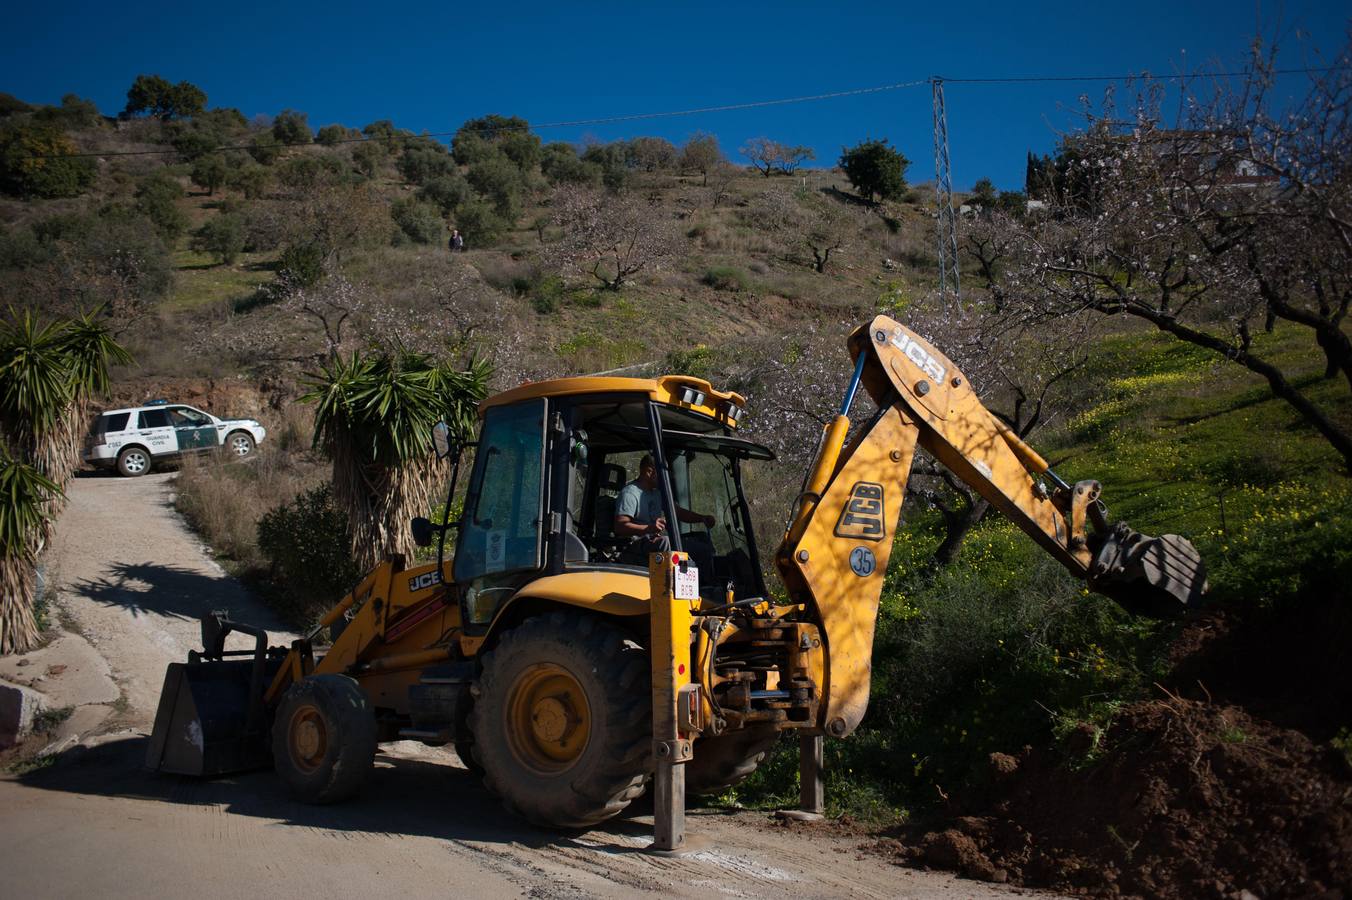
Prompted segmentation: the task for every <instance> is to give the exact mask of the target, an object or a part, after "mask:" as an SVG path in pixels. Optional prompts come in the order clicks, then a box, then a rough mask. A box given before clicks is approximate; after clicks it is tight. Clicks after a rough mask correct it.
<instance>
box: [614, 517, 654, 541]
mask: <svg viewBox="0 0 1352 900" xmlns="http://www.w3.org/2000/svg"><path fill="white" fill-rule="evenodd" d="M613 530H614V532H615V536H616V537H635V536H638V535H644V534H661V533H662V532H664V531H666V530H667V523H666V520H665V519H663V518H661V517H660V516H659V517H658V519H657V521H656V522H650V523H648V524H646V525H645V524H644V523H643V522H635V521H634V520H633V518H632V517H630V516H616V517H615V526H614V528H613Z"/></svg>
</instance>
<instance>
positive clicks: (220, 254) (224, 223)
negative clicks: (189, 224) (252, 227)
mask: <svg viewBox="0 0 1352 900" xmlns="http://www.w3.org/2000/svg"><path fill="white" fill-rule="evenodd" d="M244 240H245V228H244V219H243V217H242V216H241V215H240V214H239V213H222V214H220V215H218V216H216V217H215V218H212V219H208V220H207V222H206V224H204V225H203V226H202V227H201V228H199V229H197V231H195V232H194V233H193V238H192V247H193V249H194V250H198V251H201V252H204V253H210V254H211V255H212V256H214V257H216V258H217V259H218V260H220V262H221V263H223V264H224V265H227V266H228V265H231V264H233V263H234V261H235V260H236V259H237V258H239V254H240V253H241V252H242V251H243V250H244Z"/></svg>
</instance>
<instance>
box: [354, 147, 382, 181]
mask: <svg viewBox="0 0 1352 900" xmlns="http://www.w3.org/2000/svg"><path fill="white" fill-rule="evenodd" d="M389 155H390V154H389V151H388V150H386V149H385V145H384V144H382V143H380V142H379V141H374V140H370V141H366V142H365V143H362V144H358V145H357V146H356V148H355V149H354V150H353V151H352V164H353V165H354V166H356V167H357V171H358V172H360V173H361V174H363V175H365V176H366V177H367V178H372V177H374V176H375V174H376V172H378V171H380V167H381V166H382V165H384V164H385V160H386V159H387V158H388V157H389Z"/></svg>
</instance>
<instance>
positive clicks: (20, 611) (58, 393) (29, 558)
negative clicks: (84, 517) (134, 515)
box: [0, 309, 130, 653]
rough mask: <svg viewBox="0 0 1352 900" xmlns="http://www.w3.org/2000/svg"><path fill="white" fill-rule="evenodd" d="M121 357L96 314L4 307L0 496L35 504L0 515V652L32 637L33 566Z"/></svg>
mask: <svg viewBox="0 0 1352 900" xmlns="http://www.w3.org/2000/svg"><path fill="white" fill-rule="evenodd" d="M129 360H130V356H129V355H128V354H127V352H126V351H125V350H124V349H122V347H121V346H119V345H118V343H117V342H116V341H114V340H113V338H112V336H111V335H110V334H109V332H108V330H107V328H106V327H105V326H104V325H103V323H102V322H100V321H99V320H98V318H97V313H90V314H88V315H80V316H76V317H74V318H70V319H53V320H51V321H46V322H43V321H40V320H39V319H38V318H37V317H36V316H34V315H33V313H32V312H31V311H24V312H22V313H19V312H15V311H14V310H12V309H11V310H10V313H9V316H8V318H7V319H6V320H5V321H3V322H0V446H3V450H4V454H5V456H4V459H5V460H6V461H7V462H6V465H7V466H9V469H8V470H7V472H8V474H7V476H6V477H7V478H8V479H9V482H8V483H7V484H8V490H9V491H11V492H13V497H11V496H9V495H8V494H6V495H5V498H4V499H5V501H6V502H7V503H10V502H13V503H18V502H19V501H20V499H24V500H25V502H30V501H31V502H32V503H34V504H36V506H35V507H34V509H33V510H32V511H31V512H32V514H31V515H30V514H29V512H27V511H24V510H22V509H19V508H14V509H10V508H6V510H5V511H4V515H5V517H6V518H5V527H6V528H7V529H9V530H8V531H7V532H6V534H5V540H6V541H14V542H18V543H13V544H10V543H7V544H6V546H5V554H4V557H3V559H0V569H2V570H3V571H0V580H2V581H3V589H4V594H3V595H2V596H0V622H2V625H0V627H2V628H3V635H2V636H0V648H2V649H0V653H12V652H15V651H22V650H26V649H28V647H29V646H31V645H32V643H33V642H34V641H36V639H37V629H36V626H35V625H34V624H33V613H32V602H33V597H32V584H33V580H34V571H33V566H34V565H35V563H36V559H37V555H38V553H39V552H40V551H41V549H42V547H43V546H44V545H45V544H46V543H47V540H48V538H49V537H50V536H51V527H52V522H53V521H54V520H55V518H56V516H57V515H58V514H59V513H60V511H61V506H62V504H63V503H64V502H65V493H64V490H65V487H66V484H67V483H68V482H69V481H70V478H71V476H72V475H73V474H74V472H75V469H76V467H77V466H78V465H79V464H80V447H81V444H82V442H83V438H84V433H85V429H86V427H87V426H88V419H89V414H90V404H91V402H92V401H93V398H94V397H95V396H96V395H98V394H101V393H106V392H107V389H108V367H109V365H110V364H111V363H114V362H127V361H129ZM35 479H36V480H35ZM21 544H22V546H20V545H21ZM25 585H27V586H26V587H25Z"/></svg>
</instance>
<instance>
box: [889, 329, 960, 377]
mask: <svg viewBox="0 0 1352 900" xmlns="http://www.w3.org/2000/svg"><path fill="white" fill-rule="evenodd" d="M892 343H893V345H894V346H896V348H897V349H898V350H900V351H901V352H902V353H905V354H906V358H907V359H909V360H910V361H911V362H913V363H915V365H916V368H918V369H920V371H922V372H924V373H925V374H926V375H928V376H929V377H930V378H933V379H934V383H935V384H943V382H944V376H945V375H946V374H948V373H947V372H945V371H944V367H943V366H941V365H939V361H938V360H937V359H935V358H934V357H933V356H932V355H931V354H930V352H929V351H928V350H926V349H925V348H924V347H922V346H920V343H919V342H918V341H916V339H915V338H913V337H911V336H910V335H909V334H907V333H906V332H904V331H901V330H900V329H898V330H897V331H896V332H895V333H894V334H893V335H892Z"/></svg>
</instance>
